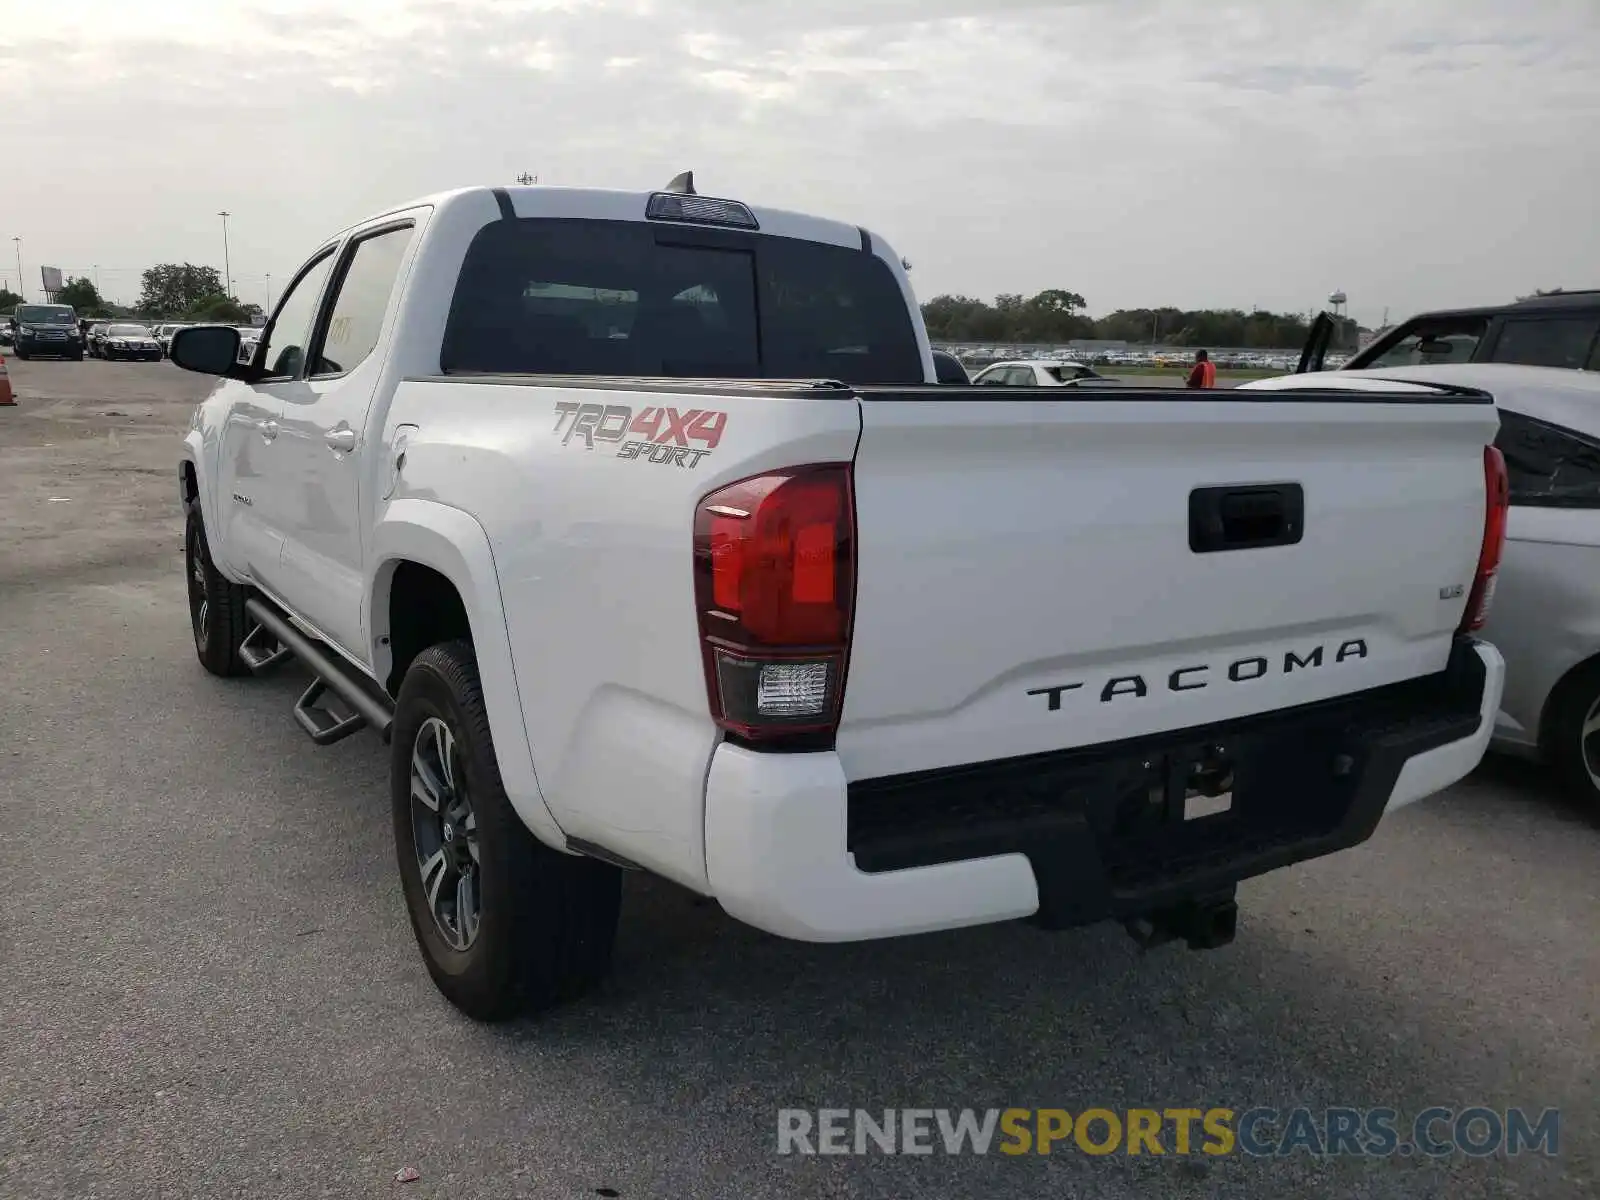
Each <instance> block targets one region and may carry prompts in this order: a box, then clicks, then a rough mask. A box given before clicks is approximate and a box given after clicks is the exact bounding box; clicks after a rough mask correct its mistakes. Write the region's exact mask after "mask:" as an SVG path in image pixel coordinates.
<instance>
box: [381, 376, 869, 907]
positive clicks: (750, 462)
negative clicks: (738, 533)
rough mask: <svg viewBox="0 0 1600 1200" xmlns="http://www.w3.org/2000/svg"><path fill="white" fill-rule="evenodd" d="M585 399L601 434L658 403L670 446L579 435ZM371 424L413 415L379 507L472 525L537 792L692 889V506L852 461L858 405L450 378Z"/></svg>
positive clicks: (700, 805)
mask: <svg viewBox="0 0 1600 1200" xmlns="http://www.w3.org/2000/svg"><path fill="white" fill-rule="evenodd" d="M584 406H593V407H591V409H589V411H591V412H593V411H595V409H598V410H599V412H601V413H605V414H607V417H606V423H605V426H604V429H605V431H606V432H607V433H608V434H609V433H613V432H615V431H617V430H626V429H627V428H629V427H630V426H632V425H633V422H634V420H635V419H636V418H638V417H640V416H644V415H646V414H645V410H646V409H656V410H662V414H661V415H662V418H663V419H662V423H661V425H660V432H659V434H658V436H659V437H661V438H662V441H660V442H657V443H652V445H660V446H664V447H665V448H666V450H667V451H672V452H673V453H668V454H661V453H659V452H655V457H660V458H663V459H664V460H665V461H652V453H653V452H652V449H651V448H649V447H647V448H646V450H645V452H644V453H643V454H639V453H638V452H637V450H636V449H635V450H630V449H629V448H628V445H629V443H636V442H639V441H641V440H643V441H645V442H647V443H649V442H650V439H649V438H648V437H647V436H646V435H644V434H642V433H641V434H636V435H628V436H625V437H619V438H614V439H613V438H610V437H608V436H599V437H590V436H587V435H586V434H585V432H584V430H583V428H581V427H580V428H579V429H578V430H576V431H575V430H574V428H573V426H574V424H575V422H576V421H577V420H578V419H579V417H580V416H581V414H582V412H583V411H584ZM668 409H670V410H672V413H673V414H674V416H675V417H676V421H677V422H678V423H680V426H681V425H687V424H688V423H689V422H690V421H691V417H690V414H691V413H695V412H706V413H713V412H714V413H721V414H723V417H722V422H723V423H722V428H721V433H720V436H718V437H717V439H716V441H715V444H714V445H708V444H707V443H706V442H705V441H697V440H694V439H693V438H687V437H686V438H683V439H679V438H677V437H676V436H675V435H673V434H672V433H671V432H670V431H671V429H672V428H673V427H674V422H673V420H672V419H671V418H668V417H666V413H665V410H668ZM387 420H388V430H387V431H386V433H385V436H384V442H385V443H386V444H387V443H388V442H390V441H391V440H392V437H393V432H394V429H395V428H396V427H397V426H399V425H402V424H412V425H415V426H417V430H416V432H415V433H413V434H411V436H410V439H409V440H408V442H407V443H406V459H405V467H404V470H403V472H402V474H401V476H400V479H399V481H398V484H397V486H396V489H395V492H394V499H395V500H401V499H405V498H407V497H415V498H419V499H429V500H436V501H438V502H440V503H445V504H449V505H452V506H455V507H459V508H461V509H463V510H464V511H466V512H468V513H470V514H471V515H472V516H473V517H475V518H476V519H477V521H478V522H479V523H480V524H481V525H482V526H483V528H484V530H485V531H486V533H487V534H488V537H489V542H490V545H491V547H492V550H493V555H494V563H495V569H496V573H497V575H498V579H499V588H500V593H501V599H502V602H503V606H504V611H505V622H506V629H507V633H508V636H509V642H510V646H511V652H512V656H513V660H514V662H515V666H516V676H517V684H518V689H519V691H520V694H521V698H522V714H523V719H524V721H525V723H526V729H527V736H528V741H529V744H530V746H531V748H532V752H533V758H534V766H535V769H536V771H537V774H538V780H539V787H540V790H541V791H542V793H543V796H544V800H545V803H546V804H547V805H548V806H549V808H550V811H551V812H552V814H553V815H554V816H555V818H556V820H557V821H558V822H559V824H560V825H561V827H562V829H563V831H564V832H565V833H566V834H567V835H568V836H571V837H579V838H585V839H588V840H590V841H593V842H596V843H598V844H600V845H603V846H605V847H606V848H608V849H610V850H612V851H613V852H615V853H617V854H620V855H623V856H625V857H627V858H629V859H631V860H632V861H634V862H636V863H638V864H640V865H641V866H645V867H648V868H650V869H652V870H654V871H657V872H659V873H661V874H663V875H666V876H667V877H668V878H671V879H674V880H676V881H677V882H679V883H682V884H684V885H686V886H688V887H691V888H697V889H702V890H703V889H704V888H705V886H706V882H705V848H704V795H705V792H704V785H705V776H706V771H707V769H708V767H709V763H710V758H711V753H712V750H713V748H714V747H715V745H716V742H717V740H718V731H717V729H716V726H715V725H714V724H713V723H712V721H711V717H710V712H709V707H708V704H707V699H706V685H705V675H704V669H703V666H702V661H701V656H700V643H699V629H698V622H697V617H696V613H695V607H694V576H693V557H692V555H693V517H694V509H695V506H696V504H697V502H698V501H699V500H700V498H701V497H702V496H704V495H705V494H706V493H707V492H710V491H712V490H714V489H716V488H718V487H720V486H722V485H724V484H727V483H730V482H733V481H734V480H737V479H741V478H745V477H747V476H750V475H755V474H759V473H761V472H762V471H764V470H768V469H772V468H776V467H784V466H794V465H798V464H803V463H821V462H848V461H850V460H851V459H852V457H853V456H854V454H855V449H856V444H857V440H858V437H859V432H860V410H859V406H858V404H857V402H856V401H855V400H854V398H853V397H852V396H850V395H849V394H848V393H832V392H822V393H821V394H820V395H805V396H800V395H797V394H796V393H795V392H794V391H793V390H792V389H790V388H786V387H783V386H779V387H774V388H770V389H759V388H757V389H749V390H747V391H746V392H745V393H744V394H738V395H729V394H716V393H715V392H711V393H709V394H707V393H705V392H700V391H697V390H695V389H693V388H683V387H681V386H680V387H679V388H678V389H677V390H670V389H669V390H663V391H659V392H641V391H638V390H633V389H627V388H618V389H616V390H611V389H608V388H606V387H603V386H595V385H593V384H588V385H582V384H579V383H577V382H574V384H573V385H572V386H560V385H539V384H534V383H530V382H505V381H502V382H493V381H473V382H465V381H462V380H461V379H459V378H455V379H451V380H449V381H441V380H416V381H407V382H405V383H403V384H401V386H400V388H399V390H398V392H397V394H396V396H395V399H394V402H393V404H392V405H391V406H390V409H389V413H388V418H387ZM705 427H706V423H705V422H702V425H701V428H702V430H703V429H704V428H705ZM680 440H681V442H682V443H683V444H680ZM591 442H592V444H591ZM680 449H682V450H686V451H690V450H692V451H703V453H693V454H690V453H685V454H682V455H679V454H677V453H675V451H677V450H680ZM380 520H381V514H380Z"/></svg>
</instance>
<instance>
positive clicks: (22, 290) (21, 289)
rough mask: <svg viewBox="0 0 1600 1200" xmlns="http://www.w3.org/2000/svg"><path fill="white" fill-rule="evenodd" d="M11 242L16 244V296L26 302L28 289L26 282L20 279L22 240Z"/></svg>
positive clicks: (15, 239) (16, 239) (17, 238)
mask: <svg viewBox="0 0 1600 1200" xmlns="http://www.w3.org/2000/svg"><path fill="white" fill-rule="evenodd" d="M11 240H12V241H13V242H15V243H16V244H17V295H19V296H21V297H22V298H23V299H24V300H26V299H27V298H28V287H27V281H26V280H24V279H23V277H22V239H21V238H20V237H14V238H12V239H11Z"/></svg>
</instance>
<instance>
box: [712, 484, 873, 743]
mask: <svg viewBox="0 0 1600 1200" xmlns="http://www.w3.org/2000/svg"><path fill="white" fill-rule="evenodd" d="M855 542H856V515H855V491H854V488H853V486H852V483H851V475H850V466H849V464H848V463H830V464H826V465H821V466H808V467H791V468H785V469H784V470H781V471H772V472H769V473H767V474H765V475H758V476H755V477H753V478H751V479H742V480H740V481H739V482H737V483H731V484H729V485H728V486H727V487H723V488H719V489H717V490H716V491H715V492H712V493H711V494H710V495H709V496H706V497H705V498H704V499H703V500H701V501H700V504H699V506H698V507H697V508H696V509H695V515H694V587H695V602H696V603H695V607H696V608H697V609H698V610H699V614H700V642H701V648H702V650H703V652H704V655H705V669H706V692H707V695H708V697H709V699H710V702H711V715H712V717H713V718H714V719H715V720H716V722H717V724H718V725H719V726H721V727H722V729H724V730H725V731H726V732H728V733H729V734H732V735H733V736H735V737H737V738H740V739H742V740H745V741H749V742H752V743H759V744H761V745H762V746H763V747H767V748H774V749H776V748H779V747H780V746H781V745H783V744H788V745H792V746H801V745H804V746H811V745H825V744H828V743H829V742H830V741H831V739H832V736H833V734H834V732H835V731H836V730H837V729H838V727H839V707H840V704H841V702H842V701H843V699H844V678H845V668H846V665H847V660H848V658H849V654H850V627H851V620H852V617H853V615H854V608H855V584H856V562H855Z"/></svg>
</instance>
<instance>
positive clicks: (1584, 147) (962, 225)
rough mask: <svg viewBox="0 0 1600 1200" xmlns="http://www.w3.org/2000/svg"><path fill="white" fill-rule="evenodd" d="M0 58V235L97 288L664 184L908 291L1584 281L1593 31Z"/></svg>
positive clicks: (1099, 20)
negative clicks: (401, 204)
mask: <svg viewBox="0 0 1600 1200" xmlns="http://www.w3.org/2000/svg"><path fill="white" fill-rule="evenodd" d="M0 40H3V41H6V42H8V44H5V45H0V53H5V54H8V61H7V69H6V71H5V72H4V73H3V75H0V104H4V106H5V111H6V112H7V113H8V116H10V117H11V118H12V119H11V121H10V122H9V124H10V126H11V129H10V130H9V132H8V138H7V147H8V151H9V154H8V158H9V160H10V162H9V164H8V170H7V185H8V191H9V192H11V193H13V194H15V195H17V196H18V197H19V198H20V199H19V202H18V203H17V204H15V205H8V218H7V219H8V220H10V221H13V222H15V223H16V225H17V229H16V230H14V231H0V232H5V233H6V235H7V236H10V234H11V232H16V233H21V234H23V235H24V236H25V238H26V240H27V245H28V246H29V247H30V249H29V256H30V258H32V259H33V260H34V261H35V262H37V261H51V262H56V263H60V264H61V265H64V266H68V267H78V266H80V265H82V266H87V265H88V264H89V263H93V262H96V261H98V262H101V263H102V264H115V265H116V268H117V269H118V270H122V271H126V272H129V274H127V275H125V276H120V277H118V278H119V279H120V278H128V279H130V280H131V279H136V268H137V267H138V266H140V265H144V264H147V263H149V262H152V261H160V260H163V259H185V258H187V259H199V260H202V261H204V260H207V259H208V256H210V257H220V228H218V227H217V221H216V219H215V218H214V216H213V214H214V213H215V212H216V211H217V210H218V209H220V208H223V207H226V208H228V209H229V210H230V211H232V212H234V213H235V214H236V216H235V218H234V221H233V226H232V229H233V235H234V242H233V246H232V249H233V252H234V253H233V258H234V262H235V264H236V265H235V272H236V274H237V275H239V276H240V277H241V279H244V280H251V279H260V277H261V276H263V275H264V274H265V273H266V272H268V271H271V272H272V273H274V274H275V275H278V276H280V277H281V276H282V275H283V274H286V273H287V272H288V271H290V270H292V268H293V267H294V266H295V265H296V263H297V262H298V260H299V258H300V257H301V256H303V254H304V253H305V252H307V251H309V250H310V249H311V248H312V246H313V245H314V244H315V243H316V241H317V240H319V239H320V238H321V237H322V236H324V235H325V234H326V233H327V232H329V231H331V230H333V229H336V228H338V227H339V226H340V225H342V224H344V223H346V222H348V221H350V220H352V219H356V218H359V217H360V216H361V215H363V214H364V213H366V212H369V211H375V210H379V209H381V208H384V207H388V206H390V205H392V204H393V203H395V202H396V201H399V200H402V199H405V198H408V197H410V196H412V195H416V194H421V193H425V192H427V191H432V190H436V189H438V188H442V187H449V186H456V185H460V184H463V183H473V182H496V183H499V182H507V181H509V180H511V179H512V178H514V177H515V176H516V175H517V174H519V173H520V172H522V171H524V170H528V171H532V172H534V173H535V174H538V175H539V176H540V178H541V179H542V180H544V181H546V182H556V183H565V184H591V185H596V186H621V187H639V188H647V187H650V186H655V185H657V184H659V183H661V182H663V181H664V180H665V179H667V178H668V177H670V176H671V175H672V174H675V173H676V172H677V171H678V170H681V169H684V168H686V167H693V168H695V169H696V171H697V176H698V178H699V180H700V182H701V186H702V187H706V188H714V189H716V190H721V191H726V192H731V193H733V194H737V195H739V196H743V197H747V198H749V199H752V200H756V201H759V202H765V203H772V204H780V205H783V206H786V207H793V208H801V209H807V210H812V211H818V212H822V213H826V214H829V215H836V216H839V217H843V218H845V219H848V220H851V221H853V222H858V223H863V224H867V225H869V226H871V227H872V228H874V229H875V230H878V231H879V232H881V233H883V234H884V235H886V236H888V237H889V238H890V239H891V240H892V241H893V242H894V243H895V244H896V245H897V247H898V248H899V249H901V250H902V251H903V252H905V253H907V254H908V255H909V256H910V257H911V258H912V259H913V260H914V261H915V262H916V263H917V271H916V274H915V276H914V279H915V282H916V284H917V286H918V289H919V291H921V292H923V293H924V294H932V293H934V292H936V291H946V290H949V291H962V292H966V293H970V294H979V295H992V294H994V293H995V292H998V291H1030V290H1037V289H1039V288H1043V287H1047V286H1062V287H1068V288H1071V289H1072V290H1074V291H1078V292H1081V293H1083V294H1084V295H1086V296H1087V297H1088V299H1089V301H1090V303H1091V306H1092V307H1093V308H1094V309H1095V310H1097V311H1104V310H1107V309H1109V308H1112V307H1115V306H1118V305H1135V304H1142V303H1155V302H1171V303H1175V304H1182V305H1185V306H1191V305H1200V304H1212V303H1214V304H1239V305H1245V306H1248V305H1250V304H1256V303H1259V304H1264V305H1268V306H1273V307H1286V308H1290V307H1293V308H1305V307H1309V306H1311V305H1313V304H1315V303H1317V302H1318V301H1319V299H1320V298H1321V297H1322V296H1325V295H1326V293H1327V292H1328V291H1329V290H1331V289H1332V288H1334V287H1340V288H1343V289H1345V290H1346V291H1348V292H1349V293H1350V295H1351V299H1352V303H1353V305H1354V307H1355V311H1356V314H1357V315H1358V316H1361V317H1363V318H1367V319H1375V318H1376V316H1377V314H1378V311H1380V310H1381V308H1382V307H1384V306H1390V307H1393V308H1394V309H1395V310H1396V311H1397V312H1399V311H1406V310H1409V309H1414V308H1417V307H1423V306H1427V305H1438V304H1447V303H1462V302H1471V301H1478V300H1492V299H1495V298H1497V297H1501V296H1505V295H1509V294H1511V293H1513V292H1516V291H1526V290H1528V289H1529V288H1531V287H1533V286H1554V285H1556V284H1563V285H1566V286H1582V285H1583V284H1585V283H1586V282H1587V283H1600V279H1597V278H1596V276H1600V232H1597V231H1596V227H1595V223H1594V222H1593V220H1592V218H1591V217H1589V216H1588V215H1587V212H1586V205H1585V204H1584V203H1583V200H1584V197H1585V196H1586V195H1589V194H1592V189H1593V186H1594V183H1595V182H1596V180H1595V174H1596V166H1595V156H1594V155H1593V154H1591V153H1589V152H1588V146H1589V145H1590V144H1591V143H1592V130H1593V129H1594V128H1595V127H1596V121H1597V118H1600V72H1596V71H1595V70H1594V68H1593V63H1594V62H1595V61H1597V59H1600V7H1597V6H1595V5H1594V3H1593V0H1573V2H1567V0H1524V2H1521V3H1512V2H1510V0H1502V2H1491V0H1455V2H1451V0H1414V2H1413V3H1410V4H1407V5H1381V4H1377V3H1375V2H1372V0H1355V2H1353V3H1347V4H1343V5H1326V4H1323V3H1317V2H1315V0H1304V2H1303V0H1257V2H1256V3H1242V2H1235V3H1218V4H1210V3H1196V2H1192V0H1187V2H1180V0H1118V2H1116V3H1099V2H1083V3H1062V2H1060V0H988V2H987V3H979V2H977V0H850V2H847V0H811V2H809V3H799V2H789V0H677V2H669V0H589V2H583V3H580V2H578V0H567V2H559V0H458V2H456V3H453V4H449V5H442V4H437V3H422V2H420V0H387V2H384V3H377V2H375V0H359V2H358V0H272V2H270V3H268V2H266V0H260V2H254V3H245V2H243V0H241V2H240V3H237V4H229V5H220V4H216V3H215V2H214V0H166V2H165V3H164V4H162V5H158V6H156V7H155V8H153V9H152V8H151V7H149V6H143V7H140V6H133V7H131V8H130V7H129V6H127V5H126V4H125V3H122V2H120V0H118V2H115V3H113V2H110V0H79V3H77V4H74V5H70V6H68V7H67V8H65V9H49V8H47V7H40V6H33V5H30V6H25V7H23V8H21V9H19V11H18V12H16V13H13V14H11V15H10V16H9V17H8V24H7V27H6V32H5V33H4V34H3V35H0ZM39 113H42V114H43V119H40V118H39V117H38V116H36V115H35V114H39ZM24 114H26V119H22V118H23V115H24ZM41 256H43V258H42V259H41ZM1585 270H1586V271H1588V272H1589V276H1587V277H1583V276H1582V275H1581V272H1583V271H1585ZM1575 272H1576V274H1575ZM123 290H124V291H127V289H123Z"/></svg>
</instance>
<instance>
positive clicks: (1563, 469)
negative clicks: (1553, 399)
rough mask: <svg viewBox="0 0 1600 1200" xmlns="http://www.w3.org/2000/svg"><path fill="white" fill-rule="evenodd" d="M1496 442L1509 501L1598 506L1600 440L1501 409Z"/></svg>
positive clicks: (1539, 505)
mask: <svg viewBox="0 0 1600 1200" xmlns="http://www.w3.org/2000/svg"><path fill="white" fill-rule="evenodd" d="M1494 444H1495V445H1496V446H1498V447H1499V448H1500V452H1501V453H1502V454H1504V455H1505V459H1506V474H1507V475H1508V476H1509V478H1510V483H1511V503H1512V504H1521V505H1527V506H1529V507H1536V508H1600V441H1596V440H1595V439H1593V438H1589V437H1586V436H1584V435H1583V434H1581V433H1575V432H1574V431H1572V430H1570V429H1564V428H1562V427H1561V426H1559V425H1552V424H1550V423H1549V422H1547V421H1540V420H1537V419H1535V418H1533V417H1528V416H1524V415H1523V414H1521V413H1515V412H1509V411H1507V410H1504V409H1502V410H1501V412H1500V432H1499V433H1498V434H1497V435H1496V436H1495V439H1494Z"/></svg>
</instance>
